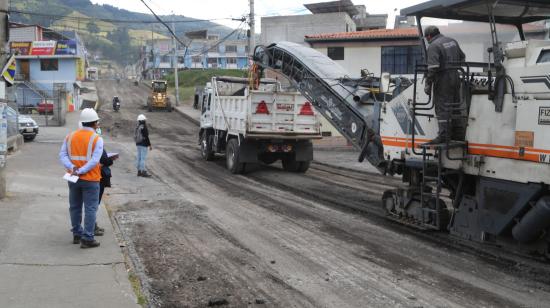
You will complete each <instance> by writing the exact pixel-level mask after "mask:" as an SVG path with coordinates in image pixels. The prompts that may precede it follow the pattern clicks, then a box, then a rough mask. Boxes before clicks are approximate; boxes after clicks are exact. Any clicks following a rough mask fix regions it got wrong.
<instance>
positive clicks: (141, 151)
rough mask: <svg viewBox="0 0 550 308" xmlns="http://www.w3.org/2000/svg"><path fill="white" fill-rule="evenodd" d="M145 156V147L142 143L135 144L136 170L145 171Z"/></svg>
mask: <svg viewBox="0 0 550 308" xmlns="http://www.w3.org/2000/svg"><path fill="white" fill-rule="evenodd" d="M146 158H147V147H144V146H142V145H138V146H137V161H136V167H137V169H138V171H145V159H146Z"/></svg>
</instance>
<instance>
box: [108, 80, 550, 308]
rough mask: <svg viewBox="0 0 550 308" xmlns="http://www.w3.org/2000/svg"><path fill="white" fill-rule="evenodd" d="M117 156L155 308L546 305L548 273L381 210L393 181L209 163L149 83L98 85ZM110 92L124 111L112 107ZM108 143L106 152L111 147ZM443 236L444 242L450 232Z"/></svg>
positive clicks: (118, 192)
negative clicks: (148, 143)
mask: <svg viewBox="0 0 550 308" xmlns="http://www.w3.org/2000/svg"><path fill="white" fill-rule="evenodd" d="M97 87H98V91H99V94H100V99H101V100H102V101H104V102H107V104H106V105H105V106H104V107H103V109H104V110H102V112H101V113H100V116H101V117H102V126H103V130H104V133H105V134H106V135H107V136H106V140H107V141H108V142H107V147H108V150H109V151H113V150H116V151H119V152H121V157H122V158H121V160H120V161H118V162H117V163H116V165H115V167H114V168H113V174H114V177H113V182H114V187H113V188H112V189H111V190H110V191H109V192H108V194H109V196H108V201H107V203H108V204H110V206H111V208H112V209H113V211H114V215H115V219H116V221H117V223H118V225H119V227H120V230H121V232H122V236H123V238H124V239H125V241H126V244H127V245H128V248H129V249H128V250H129V253H130V258H131V260H132V261H133V264H134V267H135V268H136V270H137V272H138V275H139V276H140V277H141V278H142V284H143V286H144V292H145V294H146V295H148V297H149V300H150V304H151V305H152V306H163V307H204V306H209V305H210V306H213V305H226V306H230V307H243V306H244V307H246V306H259V307H261V306H268V307H518V306H528V307H544V306H548V305H549V303H550V285H549V282H548V281H549V278H548V277H547V276H546V275H545V274H539V275H537V273H533V272H532V271H531V272H528V271H527V270H525V269H524V268H523V267H521V266H519V265H518V264H516V263H506V262H499V261H498V260H493V259H491V258H485V257H482V256H480V255H479V254H476V253H473V252H471V251H468V250H460V249H457V248H453V246H451V245H446V243H443V242H442V241H439V242H437V241H431V240H427V238H428V237H429V236H430V234H429V233H419V232H412V231H410V230H409V229H408V228H404V227H402V226H399V225H397V224H395V223H391V222H388V221H386V220H384V219H382V218H381V217H380V215H373V214H369V212H368V211H367V213H365V212H359V211H356V210H354V208H361V207H366V208H370V209H372V211H371V212H372V213H375V212H376V211H379V210H378V208H379V206H380V205H379V204H380V201H379V200H380V196H381V194H382V192H383V191H384V190H386V189H389V188H391V187H394V186H395V185H399V184H400V183H399V181H398V180H397V179H394V178H388V177H383V176H381V175H377V174H368V173H363V172H352V171H345V170H340V169H338V168H335V167H330V166H326V165H322V164H313V165H312V168H311V169H310V170H309V171H308V172H307V173H306V174H291V173H286V172H283V171H282V170H281V168H280V167H279V166H277V164H275V165H274V166H258V167H254V168H251V170H250V171H249V173H248V174H246V175H238V176H235V175H232V174H230V173H229V172H227V171H226V170H225V167H224V160H223V158H220V159H218V160H216V161H214V162H206V161H203V160H202V159H201V157H200V153H199V147H198V145H197V134H198V128H197V127H196V126H195V125H194V124H192V123H191V122H189V121H188V120H187V119H186V118H184V117H183V116H181V115H179V114H178V113H176V112H172V113H167V112H153V113H147V112H146V111H145V110H144V109H143V106H144V104H145V101H146V97H147V93H148V89H147V88H146V87H142V86H140V87H136V86H133V85H131V84H130V83H126V82H121V83H120V84H117V83H116V82H112V81H100V82H98V83H97ZM114 95H118V96H119V97H121V98H122V109H121V112H119V113H116V114H115V113H113V112H112V111H111V110H110V100H111V98H112V97H113V96H114ZM139 113H144V114H146V116H147V117H148V123H149V125H150V132H151V140H152V143H153V147H154V150H153V151H152V152H151V156H150V157H149V160H148V162H147V164H148V169H149V170H150V172H151V173H152V174H153V175H154V177H153V178H151V179H143V178H137V177H136V176H135V168H134V167H133V161H132V160H133V157H134V155H135V146H134V145H133V143H132V139H131V138H132V136H133V129H134V127H135V119H136V117H137V115H138V114H139ZM109 147H110V148H109ZM443 238H444V237H443Z"/></svg>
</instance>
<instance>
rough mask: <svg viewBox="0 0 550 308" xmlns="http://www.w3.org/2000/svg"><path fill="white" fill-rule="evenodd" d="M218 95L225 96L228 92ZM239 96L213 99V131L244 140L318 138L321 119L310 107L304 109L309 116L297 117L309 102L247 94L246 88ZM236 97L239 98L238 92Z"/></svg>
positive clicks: (288, 95)
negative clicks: (239, 136) (240, 137)
mask: <svg viewBox="0 0 550 308" xmlns="http://www.w3.org/2000/svg"><path fill="white" fill-rule="evenodd" d="M217 90H220V89H219V88H218V89H217ZM225 90H227V89H225ZM234 90H235V89H232V90H231V91H234ZM231 91H229V92H231ZM219 92H223V94H228V91H219ZM219 92H218V93H219ZM242 92H243V93H242V94H245V95H244V96H239V95H224V96H219V95H214V100H213V106H212V120H213V123H212V124H213V127H214V129H218V130H227V131H228V132H229V133H230V134H240V135H243V136H244V137H245V138H280V139H315V138H321V131H320V128H321V127H320V126H321V125H320V119H319V117H318V115H317V114H316V113H315V111H314V110H313V106H311V108H310V109H308V108H306V109H308V110H311V113H309V112H306V113H305V114H304V113H303V114H300V111H301V110H302V107H303V106H304V104H309V102H307V99H306V98H305V97H303V96H302V95H301V94H300V93H299V92H281V91H263V90H251V91H249V90H248V89H246V88H244V89H243V91H242ZM235 93H237V94H241V93H239V90H237V91H236V92H235ZM215 94H216V93H215ZM259 105H262V106H260V107H259ZM265 108H267V112H265V110H266V109H265ZM258 111H260V112H258ZM261 111H263V112H261Z"/></svg>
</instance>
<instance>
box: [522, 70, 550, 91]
mask: <svg viewBox="0 0 550 308" xmlns="http://www.w3.org/2000/svg"><path fill="white" fill-rule="evenodd" d="M521 81H523V83H544V84H545V85H546V87H547V88H548V89H550V74H548V75H542V76H525V77H521Z"/></svg>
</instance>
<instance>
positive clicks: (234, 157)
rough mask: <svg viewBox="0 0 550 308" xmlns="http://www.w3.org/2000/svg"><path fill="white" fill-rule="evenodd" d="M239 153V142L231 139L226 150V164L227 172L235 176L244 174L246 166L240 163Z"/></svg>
mask: <svg viewBox="0 0 550 308" xmlns="http://www.w3.org/2000/svg"><path fill="white" fill-rule="evenodd" d="M239 152H240V148H239V141H238V140H237V139H235V138H233V139H230V140H229V141H228V142H227V146H226V149H225V164H226V167H227V170H229V172H231V173H233V174H240V173H243V172H244V168H245V165H244V163H240V162H239Z"/></svg>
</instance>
